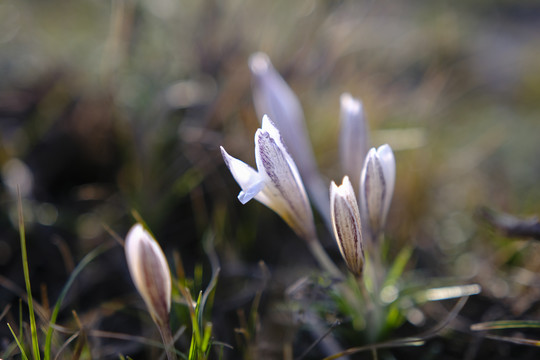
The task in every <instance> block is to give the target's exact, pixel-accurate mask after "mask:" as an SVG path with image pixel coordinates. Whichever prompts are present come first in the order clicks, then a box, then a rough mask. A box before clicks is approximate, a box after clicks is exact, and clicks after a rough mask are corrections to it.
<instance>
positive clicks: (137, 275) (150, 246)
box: [125, 224, 172, 326]
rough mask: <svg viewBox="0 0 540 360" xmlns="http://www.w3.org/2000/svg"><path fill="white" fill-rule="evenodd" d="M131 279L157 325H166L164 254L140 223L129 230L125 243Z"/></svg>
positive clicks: (168, 293) (168, 294) (167, 302)
mask: <svg viewBox="0 0 540 360" xmlns="http://www.w3.org/2000/svg"><path fill="white" fill-rule="evenodd" d="M125 252H126V259H127V263H128V268H129V273H130V274H131V279H132V280H133V283H135V287H136V288H137V291H139V294H141V296H142V298H143V300H144V302H145V304H146V307H147V308H148V311H149V312H150V315H152V318H153V319H154V321H155V322H156V323H157V324H158V326H164V325H165V324H167V325H168V319H169V311H170V309H171V284H172V283H171V273H170V270H169V265H168V264H167V259H166V258H165V254H163V251H162V250H161V248H160V247H159V245H158V243H157V241H156V240H155V239H154V238H153V237H152V235H150V233H149V232H148V231H146V230H145V229H144V228H143V226H142V225H141V224H135V225H133V227H132V228H131V229H130V230H129V232H128V234H127V236H126V243H125Z"/></svg>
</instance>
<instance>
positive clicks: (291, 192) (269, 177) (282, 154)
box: [255, 118, 315, 240]
mask: <svg viewBox="0 0 540 360" xmlns="http://www.w3.org/2000/svg"><path fill="white" fill-rule="evenodd" d="M255 159H256V162H257V169H258V170H259V175H260V176H261V178H262V179H263V181H264V183H265V185H266V186H265V187H264V189H263V191H262V193H263V195H264V196H266V198H267V199H268V201H269V204H267V205H268V206H269V207H270V208H271V209H272V210H274V211H275V212H276V213H278V214H279V215H280V216H281V217H282V218H283V219H284V220H285V221H286V222H287V223H288V224H289V226H291V228H292V229H293V230H294V231H295V232H296V233H297V234H298V235H299V236H301V237H303V238H305V239H306V240H310V239H311V238H312V237H313V236H314V234H315V227H314V223H313V214H312V212H311V208H310V206H309V202H308V199H307V195H306V192H305V189H304V186H303V184H302V181H301V179H300V176H299V173H298V169H297V168H296V165H295V164H294V161H292V158H291V157H290V155H289V154H288V152H287V149H286V148H285V147H284V146H283V144H282V142H281V137H280V136H279V132H278V131H277V129H276V128H275V126H274V125H273V124H272V122H271V121H270V120H269V119H268V118H265V119H264V120H263V128H262V129H259V130H257V133H256V134H255Z"/></svg>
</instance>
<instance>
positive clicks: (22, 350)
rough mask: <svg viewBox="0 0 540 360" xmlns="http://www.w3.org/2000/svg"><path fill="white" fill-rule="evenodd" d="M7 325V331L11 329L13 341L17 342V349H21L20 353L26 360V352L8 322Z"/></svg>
mask: <svg viewBox="0 0 540 360" xmlns="http://www.w3.org/2000/svg"><path fill="white" fill-rule="evenodd" d="M7 326H8V328H9V331H11V335H13V338H14V339H15V342H16V343H17V346H18V347H19V350H20V351H21V355H22V357H23V359H25V360H28V356H26V353H25V352H24V348H23V347H22V345H21V343H20V341H19V339H18V338H17V336H16V335H15V332H14V331H13V329H12V328H11V325H9V323H8V324H7Z"/></svg>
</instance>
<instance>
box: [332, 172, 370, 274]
mask: <svg viewBox="0 0 540 360" xmlns="http://www.w3.org/2000/svg"><path fill="white" fill-rule="evenodd" d="M330 214H331V218H332V225H333V230H334V236H335V238H336V242H337V243H338V246H339V250H340V252H341V255H342V256H343V259H344V260H345V262H346V264H347V267H348V268H349V270H350V271H351V272H352V273H354V274H355V275H357V276H358V275H360V274H362V270H363V266H364V250H363V240H362V225H361V220H360V213H359V210H358V203H357V202H356V197H355V195H354V190H353V188H352V185H351V182H350V180H349V178H348V177H347V176H345V177H344V178H343V184H342V185H340V186H339V187H338V186H336V184H335V183H334V182H333V181H332V184H331V186H330Z"/></svg>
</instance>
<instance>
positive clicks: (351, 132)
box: [339, 93, 369, 184]
mask: <svg viewBox="0 0 540 360" xmlns="http://www.w3.org/2000/svg"><path fill="white" fill-rule="evenodd" d="M340 103H341V114H340V119H341V132H340V141H339V152H340V157H341V167H342V169H343V172H344V173H345V174H348V176H350V178H351V179H352V183H353V184H358V183H359V181H360V173H361V172H362V165H363V164H364V159H365V158H366V154H367V152H368V149H369V144H368V142H369V140H368V128H367V124H366V119H365V117H364V110H363V106H362V102H360V100H358V99H355V98H353V97H352V96H351V94H349V93H344V94H342V95H341V97H340Z"/></svg>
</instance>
